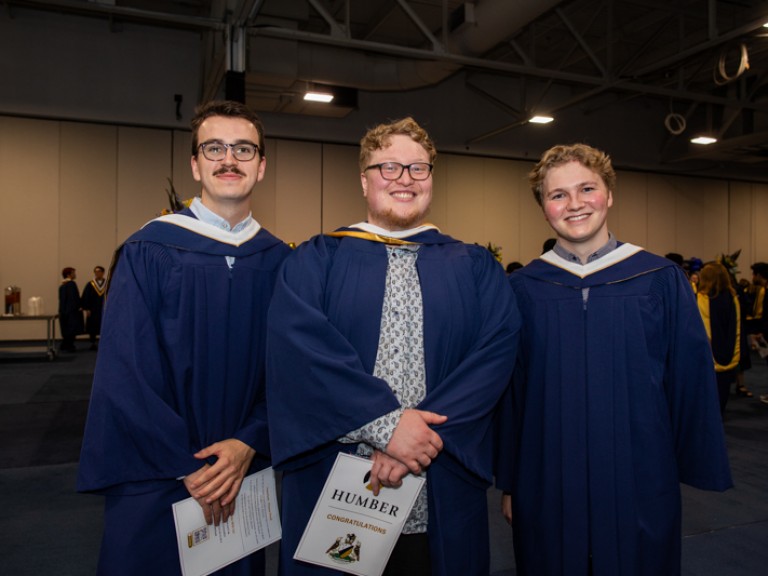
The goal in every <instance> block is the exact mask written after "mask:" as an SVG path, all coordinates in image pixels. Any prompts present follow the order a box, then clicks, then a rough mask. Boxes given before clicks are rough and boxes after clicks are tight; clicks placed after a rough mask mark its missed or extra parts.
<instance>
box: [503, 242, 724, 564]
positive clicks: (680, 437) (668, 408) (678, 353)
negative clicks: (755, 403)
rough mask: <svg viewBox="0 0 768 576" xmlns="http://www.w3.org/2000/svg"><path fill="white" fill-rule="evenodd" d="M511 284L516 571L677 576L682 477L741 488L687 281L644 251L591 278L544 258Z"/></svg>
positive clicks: (509, 439) (510, 464)
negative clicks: (517, 317) (515, 346)
mask: <svg viewBox="0 0 768 576" xmlns="http://www.w3.org/2000/svg"><path fill="white" fill-rule="evenodd" d="M597 262H600V261H599V260H598V261H597ZM509 281H510V283H511V285H512V288H513V289H514V292H515V294H516V295H517V299H518V304H519V306H520V310H521V313H522V315H523V330H522V334H521V342H520V352H519V354H518V365H517V367H516V369H515V376H514V379H513V388H512V394H511V398H510V402H509V404H508V405H507V408H508V409H509V412H508V415H507V417H505V418H503V419H502V425H503V426H505V427H506V429H505V432H504V434H503V437H502V441H503V442H505V443H507V444H506V447H505V450H504V451H503V453H502V456H501V458H500V461H499V470H498V475H499V477H498V480H497V484H498V485H499V487H501V488H502V489H504V490H506V491H510V492H512V494H513V508H512V514H513V527H514V542H515V552H516V561H517V570H518V574H520V575H521V576H529V575H536V576H555V575H557V576H561V575H567V576H586V575H587V574H588V564H589V562H590V555H591V564H592V570H593V572H592V574H594V576H660V575H665V576H669V575H675V574H679V573H680V542H681V534H680V531H681V511H680V507H681V505H680V488H679V482H685V483H687V484H690V485H692V486H695V487H698V488H702V489H711V490H725V489H727V488H729V487H730V486H731V476H730V470H729V465H728V460H727V455H726V449H725V440H724V435H723V429H722V424H721V419H720V414H719V410H718V400H717V391H716V385H715V371H714V366H713V361H712V352H711V350H710V347H709V343H708V341H707V335H706V333H705V331H704V327H703V324H702V321H701V317H700V315H699V312H698V309H697V306H696V302H695V298H694V295H693V292H692V291H691V288H690V285H689V284H688V281H687V279H686V278H685V275H684V274H683V273H682V271H681V270H680V269H679V268H678V267H677V266H675V265H674V264H673V263H671V262H669V261H668V260H666V259H664V258H660V257H658V256H654V255H652V254H650V253H648V252H644V251H640V252H638V253H637V254H635V255H632V256H629V257H627V258H626V259H624V260H622V261H620V262H618V263H615V264H613V265H612V266H610V267H607V268H605V269H602V270H597V271H595V272H594V273H592V274H590V275H588V276H586V277H584V278H580V277H579V276H576V275H574V274H572V273H570V272H568V271H566V270H565V269H562V268H560V267H557V266H554V265H552V264H549V263H547V262H545V261H544V260H541V259H539V260H535V261H533V262H532V263H531V264H529V265H528V266H527V267H525V268H523V269H521V270H518V271H516V272H515V273H514V274H512V275H510V277H509ZM584 288H589V294H588V301H587V302H586V303H585V302H584V301H583V293H582V290H583V289H584Z"/></svg>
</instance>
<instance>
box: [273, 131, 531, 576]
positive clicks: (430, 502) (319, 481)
mask: <svg viewBox="0 0 768 576" xmlns="http://www.w3.org/2000/svg"><path fill="white" fill-rule="evenodd" d="M435 156H436V152H435V147H434V145H433V143H432V141H431V139H430V138H429V136H428V135H427V133H426V132H425V131H424V130H423V129H422V128H421V127H420V126H419V125H418V124H417V123H416V122H415V121H414V120H413V119H411V118H405V119H403V120H399V121H396V122H392V123H389V124H382V125H379V126H376V127H375V128H373V129H371V130H370V131H368V133H367V134H366V135H365V137H364V138H363V139H362V141H361V150H360V180H361V184H362V189H363V195H364V196H365V199H366V201H367V213H368V217H367V221H366V222H361V223H359V224H355V225H353V226H350V227H347V228H341V229H339V230H337V231H336V232H334V233H331V234H324V235H320V236H317V237H315V238H312V239H311V240H309V241H308V242H306V243H304V244H303V245H301V246H300V247H299V248H298V249H296V251H295V252H294V253H293V254H291V256H290V257H289V258H288V259H287V260H286V263H285V266H284V267H283V270H282V272H281V274H280V276H279V278H278V281H277V285H276V287H275V296H274V299H273V304H272V306H271V308H270V312H269V320H268V331H269V332H268V344H267V348H268V358H269V360H268V364H267V369H268V372H267V380H268V390H267V400H268V401H267V405H268V411H269V424H270V441H271V444H272V456H273V465H274V466H275V467H276V468H277V469H281V470H283V481H282V482H283V483H282V525H283V540H282V543H281V560H280V562H281V571H282V573H285V574H291V575H301V574H336V572H335V571H332V570H328V569H326V568H322V567H319V566H314V565H310V564H305V563H302V562H299V561H297V560H294V559H293V554H294V551H295V550H296V546H297V544H298V542H299V540H300V538H301V536H302V533H303V531H304V528H305V526H306V525H307V522H308V520H309V518H310V515H311V512H312V510H313V508H314V506H315V503H316V501H317V498H318V496H319V494H320V491H321V489H322V487H323V484H324V482H325V480H326V477H327V476H328V473H329V471H330V469H331V466H332V465H333V463H334V461H335V459H336V456H337V454H338V453H340V452H345V453H350V454H357V455H359V456H364V457H370V459H371V462H372V471H371V477H372V485H373V490H374V494H376V493H378V490H379V488H380V487H381V486H398V485H399V484H400V483H401V480H402V478H403V477H404V476H405V475H406V474H424V475H426V483H425V488H424V489H423V490H422V492H421V494H420V495H419V497H418V498H417V500H416V504H415V506H414V508H413V511H412V513H411V514H410V516H409V517H408V519H407V521H406V523H405V528H404V530H403V534H402V535H401V536H400V538H399V540H398V543H397V545H396V546H395V549H394V551H393V554H392V556H391V557H390V561H389V564H388V565H387V569H386V572H385V574H393V575H395V574H396V575H398V576H402V575H410V574H414V575H416V574H419V575H424V574H462V575H465V576H472V575H481V574H483V575H487V574H488V571H489V551H488V547H489V545H488V518H487V510H486V508H487V507H486V489H487V487H488V486H489V483H490V481H491V476H492V470H491V468H492V466H491V465H492V451H491V448H492V446H491V444H490V439H491V430H490V427H491V420H492V413H493V411H494V408H495V406H496V404H497V402H498V399H499V398H500V396H501V395H502V393H503V391H504V389H505V388H506V386H507V384H508V381H509V377H510V374H511V370H512V366H513V364H514V357H515V349H516V342H517V331H518V314H517V309H516V307H515V303H514V299H513V296H512V293H511V291H510V290H509V287H508V286H507V285H506V281H505V275H504V270H503V268H502V267H501V266H500V265H499V264H498V262H496V260H495V259H494V258H493V256H492V255H491V253H490V252H489V251H488V250H486V249H485V248H483V247H481V246H477V245H468V244H464V243H462V242H459V241H457V240H455V239H453V238H451V237H450V236H447V235H445V234H442V233H441V232H440V231H439V230H438V229H437V228H436V227H435V226H433V225H431V224H428V223H426V222H425V219H426V215H427V212H428V210H429V206H430V203H431V200H432V166H433V163H434V160H435Z"/></svg>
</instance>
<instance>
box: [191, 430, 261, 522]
mask: <svg viewBox="0 0 768 576" xmlns="http://www.w3.org/2000/svg"><path fill="white" fill-rule="evenodd" d="M254 454H255V452H254V450H253V448H251V447H250V446H248V445H247V444H245V443H243V442H241V441H240V440H236V439H234V438H230V439H228V440H222V441H221V442H215V443H213V444H211V445H210V446H208V447H207V448H203V449H202V450H200V451H199V452H197V453H196V454H194V456H195V458H197V459H199V460H205V459H206V458H210V457H211V456H215V457H216V462H215V463H214V464H213V465H211V464H207V463H206V464H205V465H204V466H203V467H202V468H200V469H199V470H197V471H195V472H193V473H192V474H188V475H187V476H186V477H185V478H184V485H185V486H186V488H187V491H188V492H189V494H190V495H191V496H192V497H193V498H194V499H195V500H197V502H198V504H200V507H201V508H202V509H203V514H204V515H205V521H206V522H207V523H208V524H209V525H210V524H215V525H216V526H218V525H219V524H220V523H221V522H222V521H224V522H226V521H227V520H228V519H229V517H230V516H232V515H233V514H234V513H235V503H236V499H237V494H238V492H239V491H240V486H241V485H242V483H243V478H245V474H246V472H247V471H248V468H249V467H250V465H251V460H253V456H254Z"/></svg>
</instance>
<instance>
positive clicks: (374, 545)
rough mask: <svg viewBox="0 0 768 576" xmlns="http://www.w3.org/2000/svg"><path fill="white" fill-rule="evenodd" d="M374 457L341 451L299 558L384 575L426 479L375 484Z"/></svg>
mask: <svg viewBox="0 0 768 576" xmlns="http://www.w3.org/2000/svg"><path fill="white" fill-rule="evenodd" d="M371 465H372V463H371V461H370V460H367V459H365V458H359V457H357V456H351V455H349V454H343V453H342V454H339V455H338V457H337V458H336V462H335V463H334V465H333V469H332V470H331V473H330V474H329V475H328V479H327V480H326V481H325V486H324V487H323V492H322V493H321V494H320V498H319V499H318V501H317V504H316V505H315V510H314V512H312V517H311V518H310V519H309V524H307V527H306V529H305V530H304V535H303V536H302V537H301V541H300V542H299V546H298V548H297V549H296V553H295V554H294V556H293V557H294V559H296V560H303V561H304V562H310V563H312V564H319V565H320V566H326V567H329V568H334V569H335V570H340V571H341V572H348V573H350V574H359V575H361V576H380V575H381V573H382V572H383V571H384V568H385V567H386V565H387V560H389V556H390V554H391V553H392V549H393V548H394V547H395V543H396V542H397V538H398V537H399V536H400V532H401V530H402V529H403V525H404V524H405V520H406V518H408V514H410V512H411V508H413V505H414V503H415V502H416V497H417V496H418V494H419V491H420V490H421V487H422V485H423V484H424V478H421V477H418V476H413V475H410V474H409V475H408V476H406V477H405V478H403V484H402V486H400V487H399V488H382V489H381V491H380V492H379V495H378V496H374V495H373V492H372V491H371V489H370V484H369V477H370V471H371Z"/></svg>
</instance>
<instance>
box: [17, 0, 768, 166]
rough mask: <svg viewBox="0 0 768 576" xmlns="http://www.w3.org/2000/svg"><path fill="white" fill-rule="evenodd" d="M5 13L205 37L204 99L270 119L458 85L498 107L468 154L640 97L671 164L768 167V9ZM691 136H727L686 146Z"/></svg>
mask: <svg viewBox="0 0 768 576" xmlns="http://www.w3.org/2000/svg"><path fill="white" fill-rule="evenodd" d="M5 4H6V5H7V7H8V9H9V10H12V9H13V7H14V5H20V6H22V5H23V6H27V7H29V6H32V7H35V8H39V9H45V10H55V11H58V12H64V11H69V12H78V13H82V14H90V15H93V16H98V17H109V18H110V19H112V20H113V21H119V20H132V21H141V22H144V23H150V24H153V25H158V26H167V27H174V28H190V29H198V30H201V31H203V39H204V40H203V41H204V42H206V43H207V44H208V46H207V49H206V50H205V53H206V54H208V55H209V56H208V58H207V59H206V62H205V63H204V64H203V66H204V71H203V77H204V78H205V79H206V87H205V89H204V91H205V92H206V95H213V94H215V93H216V90H218V89H220V87H221V85H222V84H223V83H225V82H227V78H228V79H229V81H230V82H235V83H236V82H241V83H242V84H241V85H240V88H242V89H243V90H244V92H245V97H246V101H247V102H248V103H249V104H250V105H252V106H253V107H254V108H256V109H258V110H260V111H262V112H270V113H275V114H301V115H312V116H331V117H344V116H345V115H347V114H349V113H350V111H352V110H354V109H355V108H356V107H357V105H358V101H357V96H358V95H359V94H361V93H383V92H388V93H397V94H398V95H399V97H402V98H408V97H409V96H410V95H412V94H414V93H416V92H418V91H419V90H423V89H427V88H435V87H440V86H443V85H446V84H447V83H448V81H449V80H450V86H451V90H453V91H454V92H455V91H456V89H457V88H456V86H459V87H460V90H463V91H466V92H467V93H468V94H471V97H472V98H474V99H478V100H480V101H482V102H483V103H484V104H486V105H487V108H488V109H489V110H492V111H491V112H487V111H486V115H488V114H490V122H485V125H484V126H483V128H477V129H476V131H475V132H472V133H467V134H466V135H465V139H466V142H467V143H468V144H470V143H480V142H484V141H492V140H494V139H497V138H501V137H503V135H505V134H508V133H509V132H511V131H514V130H516V129H518V128H520V127H521V126H523V125H525V124H526V123H527V120H528V118H529V116H530V115H531V114H532V113H533V112H535V111H539V110H544V111H546V112H547V113H549V114H550V115H552V116H554V117H555V118H556V121H557V119H559V117H560V115H565V114H569V113H570V114H574V113H576V112H578V113H579V114H580V115H591V117H592V118H595V119H596V122H597V123H598V124H599V123H600V120H599V118H601V114H604V113H606V112H607V111H609V110H610V111H611V113H612V114H614V115H615V114H616V110H622V109H626V110H631V109H632V108H630V106H632V105H635V106H636V105H637V104H638V103H639V102H641V103H643V105H644V106H645V107H646V108H650V109H653V110H654V111H657V116H658V123H659V124H663V127H664V129H663V130H659V131H658V132H659V137H658V139H657V141H656V142H653V146H655V147H657V149H658V150H659V151H660V153H659V154H660V157H661V160H660V161H661V162H663V163H666V164H667V165H674V164H675V163H685V162H691V161H709V162H716V163H718V164H721V165H729V166H732V167H733V166H735V167H737V169H738V167H740V166H749V167H750V168H751V169H758V170H761V169H762V168H763V167H764V166H765V163H766V162H768V29H766V28H763V27H762V24H763V22H765V21H768V1H766V0H673V1H670V0H565V1H552V0H516V1H514V2H512V1H510V0H477V1H475V2H461V1H458V0H365V1H363V0H47V1H46V0H8V1H6V2H5ZM457 79H459V83H458V84H457ZM316 84H321V85H329V86H332V87H334V88H335V89H337V90H339V98H337V102H336V104H334V105H332V106H321V105H317V104H307V103H305V102H304V101H303V100H302V99H301V94H302V93H303V91H304V90H305V88H307V87H308V86H310V85H316ZM511 95H512V96H511ZM446 97H448V96H446ZM450 97H455V94H451V96H450ZM658 111H662V112H660V113H658ZM627 113H628V114H629V113H630V112H627ZM613 117H615V116H613ZM606 128H607V127H606V126H603V129H606ZM694 128H695V130H696V131H701V132H705V131H706V132H708V133H709V134H711V135H713V136H715V137H716V138H718V142H717V143H716V144H713V145H710V146H698V147H697V146H692V145H690V144H689V143H688V140H689V138H690V136H691V135H693V132H694ZM566 137H567V136H566ZM574 137H575V136H574Z"/></svg>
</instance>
